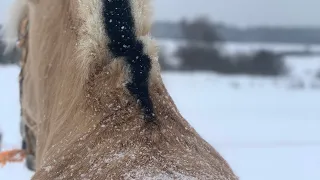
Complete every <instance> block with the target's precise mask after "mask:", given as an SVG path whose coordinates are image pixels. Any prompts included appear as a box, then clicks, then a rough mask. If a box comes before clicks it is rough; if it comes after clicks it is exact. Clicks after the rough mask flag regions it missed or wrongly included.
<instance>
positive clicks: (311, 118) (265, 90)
mask: <svg viewBox="0 0 320 180" xmlns="http://www.w3.org/2000/svg"><path fill="white" fill-rule="evenodd" d="M287 62H288V63H289V65H290V68H291V70H292V71H291V72H290V74H289V76H288V77H284V78H277V79H275V78H262V77H255V78H252V77H248V76H221V75H217V74H214V73H209V72H208V73H205V72H203V73H168V72H167V73H164V74H163V79H164V82H165V84H166V85H167V88H168V90H169V92H170V94H171V95H172V97H173V99H174V100H175V102H176V104H177V106H178V108H179V109H180V111H181V113H182V114H183V115H184V117H185V118H186V119H187V120H188V121H189V122H190V123H191V124H192V125H193V126H194V127H195V129H196V130H197V131H198V132H199V133H200V135H202V136H203V137H204V138H205V139H206V140H207V141H208V142H209V143H210V144H212V145H213V146H214V147H215V148H216V149H217V150H218V151H219V152H220V153H221V154H222V155H223V156H224V157H225V158H226V160H227V161H228V162H229V163H230V165H231V166H232V168H233V169H234V171H235V172H236V174H237V175H238V176H239V177H240V178H241V179H242V180H302V179H303V180H319V179H320V130H319V127H320V111H319V107H320V86H317V85H319V83H320V82H319V81H318V80H316V79H315V78H314V74H315V72H316V70H317V69H320V57H313V58H305V59H301V57H299V58H295V57H291V58H289V59H287ZM18 73H19V69H18V68H17V67H0V128H1V129H2V131H3V132H4V148H6V149H7V148H13V147H19V146H20V140H21V138H20V134H19V113H20V112H19V92H18V91H19V90H18ZM301 83H302V84H303V86H301ZM297 84H298V85H297ZM31 175H32V172H29V171H27V170H26V169H25V168H24V166H23V165H22V164H8V165H7V166H5V167H4V168H0V180H2V179H10V180H11V179H12V180H26V179H30V177H31Z"/></svg>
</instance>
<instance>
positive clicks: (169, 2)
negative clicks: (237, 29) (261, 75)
mask: <svg viewBox="0 0 320 180" xmlns="http://www.w3.org/2000/svg"><path fill="white" fill-rule="evenodd" d="M11 1H12V0H0V22H2V21H3V12H4V10H5V9H6V8H7V7H8V4H9V2H11ZM153 6H154V10H155V12H154V19H156V20H179V19H181V18H182V17H189V18H193V17H195V16H197V15H207V16H209V17H210V18H211V19H213V20H216V21H222V22H226V23H230V24H237V25H241V26H251V25H301V26H320V0H153Z"/></svg>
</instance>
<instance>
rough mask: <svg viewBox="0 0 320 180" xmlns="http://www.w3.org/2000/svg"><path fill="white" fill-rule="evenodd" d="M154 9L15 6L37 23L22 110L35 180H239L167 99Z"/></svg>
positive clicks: (134, 2)
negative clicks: (29, 137) (32, 139)
mask: <svg viewBox="0 0 320 180" xmlns="http://www.w3.org/2000/svg"><path fill="white" fill-rule="evenodd" d="M18 1H19V0H18ZM23 3H24V4H23ZM149 3H150V2H149V0H68V1H67V0H54V1H52V0H29V1H28V2H27V1H26V0H20V1H19V3H17V4H18V5H20V6H24V9H23V8H22V9H23V10H24V12H27V13H26V14H27V17H28V20H29V26H28V27H29V28H28V38H27V44H26V46H27V54H26V60H25V61H24V63H22V71H21V77H22V79H23V81H21V84H22V85H21V88H22V91H21V92H22V96H21V106H22V117H23V118H22V119H23V121H24V122H26V127H27V128H28V130H29V131H30V132H31V133H30V134H31V135H35V137H36V138H35V139H36V152H35V153H34V154H35V158H36V161H35V162H36V172H35V175H34V176H33V180H40V179H41V180H44V179H98V180H100V179H101V180H102V179H213V180H236V179H238V178H237V176H236V175H235V174H234V173H233V171H232V169H231V168H230V166H229V165H228V163H227V162H226V161H225V160H224V159H223V157H222V156H221V155H219V153H218V152H217V151H216V150H215V149H214V148H213V147H212V146H210V144H208V143H207V142H206V141H205V140H204V139H202V138H201V137H200V136H199V135H198V133H197V132H196V131H195V130H194V129H193V128H192V127H191V126H190V125H189V123H188V122H187V121H186V120H185V119H184V118H183V117H182V116H181V114H180V113H179V111H178V109H177V107H176V105H175V104H174V102H173V100H172V98H171V97H170V95H169V93H168V92H167V90H166V88H165V86H164V84H163V82H162V78H161V74H160V67H159V62H158V49H157V45H156V42H155V41H154V40H153V39H152V38H151V37H150V27H151V22H150V5H149ZM25 9H27V10H25ZM21 12H22V10H21ZM19 16H21V15H19ZM16 19H19V18H16ZM20 19H21V18H20ZM19 22H20V21H19ZM12 24H14V23H8V25H7V27H9V28H7V29H10V27H16V26H14V25H12ZM9 34H10V33H9ZM7 37H8V36H7ZM196 109H197V107H195V108H194V110H195V111H196ZM29 143H30V142H29ZM29 147H32V144H31V145H29ZM31 149H32V148H31Z"/></svg>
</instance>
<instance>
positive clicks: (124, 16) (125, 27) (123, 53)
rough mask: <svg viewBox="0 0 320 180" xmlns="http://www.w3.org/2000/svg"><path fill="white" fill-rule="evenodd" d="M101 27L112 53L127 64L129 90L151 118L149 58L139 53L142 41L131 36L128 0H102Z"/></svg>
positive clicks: (131, 19)
mask: <svg viewBox="0 0 320 180" xmlns="http://www.w3.org/2000/svg"><path fill="white" fill-rule="evenodd" d="M102 3H103V10H102V13H103V15H102V16H103V21H104V28H105V32H106V35H107V37H108V38H109V41H110V43H109V44H108V48H109V50H110V52H111V53H112V55H113V56H114V57H115V58H117V57H122V58H124V60H125V62H126V64H127V65H128V66H129V67H130V71H131V81H130V82H129V83H128V84H127V88H128V90H129V91H130V93H131V94H132V95H133V96H134V97H135V98H136V99H137V101H138V102H139V103H140V106H141V108H142V110H143V112H144V115H145V118H146V120H147V121H151V120H153V119H154V116H155V114H154V110H153V104H152V101H151V99H150V97H149V89H148V85H149V73H150V70H151V59H150V57H149V56H148V55H147V54H146V53H144V52H143V49H144V44H143V43H142V42H141V41H140V40H139V39H138V38H137V37H136V35H135V22H134V18H133V14H132V8H131V4H130V0H111V1H110V0H102Z"/></svg>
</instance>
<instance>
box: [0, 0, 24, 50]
mask: <svg viewBox="0 0 320 180" xmlns="http://www.w3.org/2000/svg"><path fill="white" fill-rule="evenodd" d="M27 5H28V0H14V2H13V3H12V5H11V7H10V8H9V9H8V12H6V13H5V14H6V15H5V21H4V24H3V27H2V29H1V31H0V34H1V36H2V41H3V42H4V44H5V46H6V48H5V51H4V54H7V53H10V52H11V51H13V50H14V49H15V47H16V43H17V40H18V31H19V25H20V22H21V20H22V19H23V18H24V17H26V16H27V14H28V6H27Z"/></svg>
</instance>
